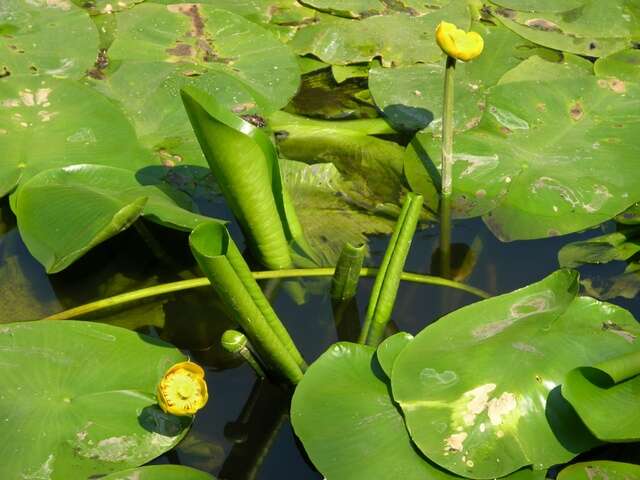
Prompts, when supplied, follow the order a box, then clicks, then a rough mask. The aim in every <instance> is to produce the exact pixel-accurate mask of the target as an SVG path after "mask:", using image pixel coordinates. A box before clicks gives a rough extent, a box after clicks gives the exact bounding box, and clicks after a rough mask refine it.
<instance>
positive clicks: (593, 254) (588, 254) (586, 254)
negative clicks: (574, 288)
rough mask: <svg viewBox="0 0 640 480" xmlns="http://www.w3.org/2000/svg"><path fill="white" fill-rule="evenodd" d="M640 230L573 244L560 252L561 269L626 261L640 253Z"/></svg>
mask: <svg viewBox="0 0 640 480" xmlns="http://www.w3.org/2000/svg"><path fill="white" fill-rule="evenodd" d="M639 236H640V228H638V227H635V228H633V227H632V228H626V229H622V230H619V231H617V232H613V233H608V234H606V235H600V236H598V237H594V238H591V239H589V240H583V241H579V242H572V243H569V244H567V245H565V246H564V247H562V248H561V249H560V251H559V252H558V263H559V264H560V266H561V267H569V268H575V267H579V266H581V265H584V264H586V263H608V262H613V261H615V260H618V261H624V260H628V259H629V258H631V257H633V256H634V255H635V254H636V253H638V252H640V239H639V238H638V237H639Z"/></svg>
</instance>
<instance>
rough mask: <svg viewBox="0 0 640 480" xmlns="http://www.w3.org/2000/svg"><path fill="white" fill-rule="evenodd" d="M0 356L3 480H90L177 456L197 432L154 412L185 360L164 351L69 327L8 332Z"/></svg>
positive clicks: (109, 331) (150, 342)
mask: <svg viewBox="0 0 640 480" xmlns="http://www.w3.org/2000/svg"><path fill="white" fill-rule="evenodd" d="M0 348H1V349H2V351H3V362H2V364H1V365H0V370H1V373H2V375H0V378H1V379H2V380H0V383H1V387H2V392H3V394H2V397H0V412H1V415H2V418H3V423H4V425H5V428H4V429H3V430H2V434H1V438H2V441H3V444H4V445H5V454H6V455H5V456H4V459H3V462H2V472H3V475H4V476H6V477H7V478H87V477H92V476H98V475H104V474H108V473H111V472H114V471H118V470H122V469H125V468H131V467H136V466H139V465H142V464H144V463H146V462H148V461H149V460H151V459H153V458H155V457H157V456H159V455H160V454H162V453H164V452H165V451H167V450H170V449H171V448H173V447H174V446H175V445H176V444H177V443H178V441H180V439H181V438H182V437H183V435H184V434H185V433H186V429H187V428H188V427H189V425H190V423H191V421H190V419H188V418H179V417H173V416H170V415H166V414H164V413H163V412H162V411H161V410H160V409H159V408H158V407H157V405H156V399H155V389H156V384H157V382H158V381H159V380H160V378H161V377H162V375H163V373H164V372H165V370H166V369H167V368H168V367H169V366H171V365H172V364H174V363H177V362H180V361H183V360H185V357H184V355H182V353H180V351H178V350H177V349H175V348H173V347H171V345H169V344H167V343H164V342H160V341H159V340H155V339H152V338H150V337H145V336H143V335H139V334H136V333H134V332H130V331H128V330H124V329H122V328H117V327H111V326H108V325H101V324H96V323H89V322H76V321H71V320H65V321H40V322H24V323H15V324H7V325H4V326H3V327H2V331H1V332H0ZM105 365H108V375H105V374H104V373H105V370H104V368H105ZM43 425H47V427H46V428H43Z"/></svg>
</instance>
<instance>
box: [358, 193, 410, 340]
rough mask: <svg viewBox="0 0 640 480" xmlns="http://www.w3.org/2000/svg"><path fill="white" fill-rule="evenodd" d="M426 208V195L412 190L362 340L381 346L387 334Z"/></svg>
mask: <svg viewBox="0 0 640 480" xmlns="http://www.w3.org/2000/svg"><path fill="white" fill-rule="evenodd" d="M421 209H422V195H416V194H414V193H409V194H408V195H407V198H406V199H405V202H404V205H403V206H402V211H401V212H400V217H399V218H398V221H397V222H396V228H395V230H394V232H393V235H392V236H391V240H390V241H389V245H388V246H387V251H386V252H385V254H384V258H383V259H382V265H381V267H380V272H379V273H378V275H377V276H376V281H375V284H374V285H373V291H372V293H371V298H370V300H369V306H368V308H367V315H366V317H365V321H364V325H363V327H362V332H361V333H360V338H359V339H358V342H359V343H366V344H367V345H372V346H377V345H378V343H380V340H381V339H382V337H383V335H384V329H385V327H386V325H387V323H388V322H389V320H390V319H391V313H392V311H393V306H394V304H395V300H396V296H397V293H398V286H399V285H400V277H401V274H402V270H403V268H404V263H405V261H406V259H407V255H408V253H409V248H410V247H411V240H412V239H413V234H414V233H415V230H416V226H417V224H418V218H419V216H420V211H421Z"/></svg>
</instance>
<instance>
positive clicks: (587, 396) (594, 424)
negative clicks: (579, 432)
mask: <svg viewBox="0 0 640 480" xmlns="http://www.w3.org/2000/svg"><path fill="white" fill-rule="evenodd" d="M607 327H608V328H609V329H610V330H611V331H613V332H618V333H619V334H620V336H621V337H622V338H624V339H626V340H627V341H628V342H629V343H635V341H636V335H634V334H631V333H629V332H626V331H624V330H617V328H618V327H617V325H615V324H607ZM562 396H563V397H564V398H566V399H567V400H568V401H569V403H571V405H573V407H574V408H575V409H576V412H578V415H580V418H582V420H583V421H584V423H585V425H587V427H589V430H591V432H593V434H594V435H595V436H596V437H598V438H599V439H600V440H603V441H606V442H631V441H638V440H640V414H639V412H638V408H637V407H638V404H640V353H638V352H635V353H631V354H628V355H623V356H620V357H616V358H613V359H611V360H608V361H605V362H602V363H598V364H596V365H594V366H586V367H579V368H576V369H575V370H572V371H571V372H569V374H568V375H567V378H566V379H565V381H564V383H563V385H562Z"/></svg>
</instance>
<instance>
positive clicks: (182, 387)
mask: <svg viewBox="0 0 640 480" xmlns="http://www.w3.org/2000/svg"><path fill="white" fill-rule="evenodd" d="M208 399H209V394H208V392H207V383H206V382H205V381H204V370H203V369H202V367H201V366H200V365H198V364H196V363H193V362H180V363H176V364H175V365H173V366H172V367H171V368H170V369H169V370H167V372H166V373H165V374H164V376H163V377H162V380H160V383H159V384H158V404H159V405H160V408H162V410H163V411H164V412H166V413H171V414H173V415H193V414H194V413H196V412H197V411H198V410H200V409H201V408H202V407H204V406H205V404H206V403H207V400H208Z"/></svg>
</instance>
